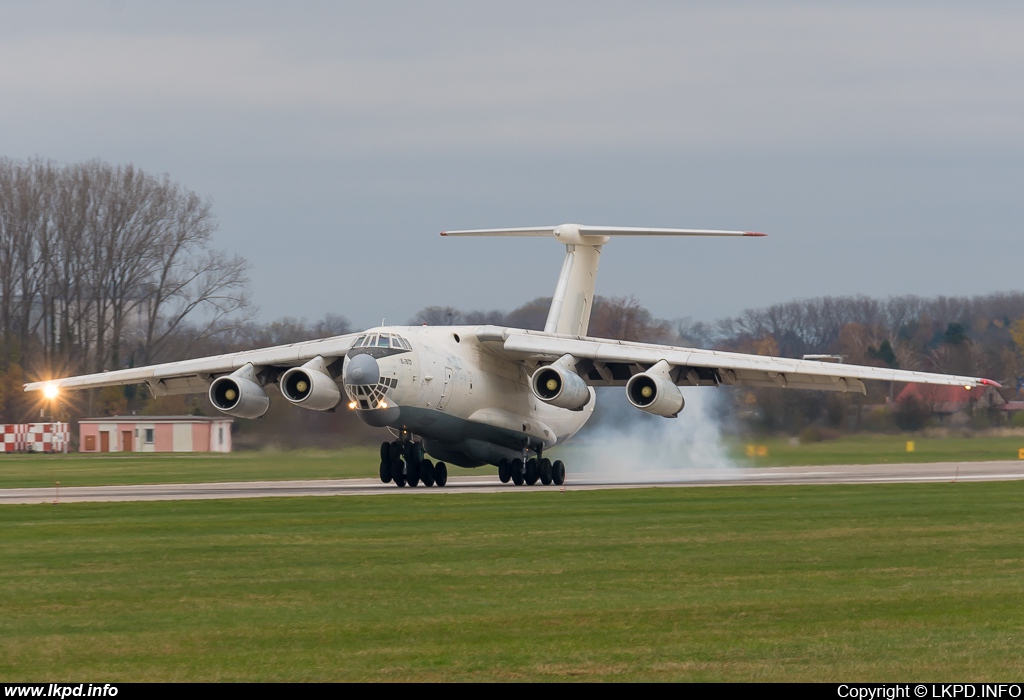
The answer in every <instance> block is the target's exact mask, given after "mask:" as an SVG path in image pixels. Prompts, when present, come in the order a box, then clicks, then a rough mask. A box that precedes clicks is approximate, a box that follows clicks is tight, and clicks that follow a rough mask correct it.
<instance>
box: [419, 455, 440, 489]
mask: <svg viewBox="0 0 1024 700" xmlns="http://www.w3.org/2000/svg"><path fill="white" fill-rule="evenodd" d="M436 478H437V472H436V470H435V469H434V465H433V464H432V463H431V462H430V460H429V459H425V460H423V461H422V462H420V481H422V482H423V485H424V486H433V485H434V481H435V479H436Z"/></svg>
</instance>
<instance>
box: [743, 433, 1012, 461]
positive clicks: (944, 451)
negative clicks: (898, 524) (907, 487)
mask: <svg viewBox="0 0 1024 700" xmlns="http://www.w3.org/2000/svg"><path fill="white" fill-rule="evenodd" d="M909 440H912V441H913V442H914V451H913V452H907V441H909ZM747 445H764V446H765V447H767V448H768V455H767V456H766V457H754V458H749V457H747V456H746V453H745V450H746V446H747ZM1022 448H1024V436H1017V437H995V436H982V435H979V436H978V437H943V438H928V437H922V436H920V435H914V434H905V435H852V436H844V437H842V438H840V439H838V440H824V441H822V442H812V443H806V444H802V443H799V442H797V443H795V444H794V443H793V441H791V440H790V439H789V438H749V439H744V440H741V441H737V442H735V443H733V444H731V445H730V449H729V454H730V455H731V456H732V457H733V459H734V460H735V461H736V464H738V465H741V466H771V467H796V466H805V465H828V464H900V463H906V462H984V461H999V460H1007V459H1017V457H1018V451H1019V450H1020V449H1022Z"/></svg>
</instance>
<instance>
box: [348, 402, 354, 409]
mask: <svg viewBox="0 0 1024 700" xmlns="http://www.w3.org/2000/svg"><path fill="white" fill-rule="evenodd" d="M348 407H349V408H355V407H356V402H355V401H350V402H349V404H348Z"/></svg>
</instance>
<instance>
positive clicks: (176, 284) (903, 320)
mask: <svg viewBox="0 0 1024 700" xmlns="http://www.w3.org/2000/svg"><path fill="white" fill-rule="evenodd" d="M216 229H217V221H216V218H215V217H214V215H213V213H212V205H211V203H210V202H209V201H208V200H204V199H202V198H201V197H200V196H199V195H197V194H196V193H194V192H192V191H189V190H188V189H186V188H184V187H182V186H181V185H178V184H176V183H174V182H172V181H171V180H170V179H169V178H168V177H167V176H160V177H157V176H153V175H150V174H147V173H145V172H143V171H141V170H140V169H138V168H136V167H134V166H132V165H118V166H115V165H111V164H108V163H105V162H102V161H98V160H96V161H88V162H85V163H78V164H72V165H62V164H56V163H53V162H50V161H44V160H40V159H34V160H28V161H14V160H10V159H0V421H20V420H26V419H27V417H30V409H31V408H32V407H31V405H30V403H29V402H28V400H27V399H26V397H25V396H24V394H23V392H22V391H21V384H22V382H24V381H28V380H31V379H37V378H43V377H47V376H54V375H61V376H64V375H69V374H76V373H83V372H96V371H103V370H107V369H118V368H122V367H130V366H137V365H142V364H148V363H152V362H160V361H166V360H174V359H184V358H187V357H197V356H202V355H208V354H216V353H221V352H231V351H235V350H243V349H247V348H253V347H265V346H269V345H277V344H281V343H288V342H296V341H300V340H306V339H311V338H318V337H325V336H331V335H340V334H343V333H347V332H350V331H351V330H353V329H351V327H350V324H349V323H348V321H347V319H345V317H344V316H340V315H328V316H325V317H324V318H323V319H321V320H319V321H315V322H312V323H311V322H308V321H306V320H305V319H295V318H283V319H279V320H276V321H272V322H260V321H257V320H256V319H255V312H256V310H255V307H253V306H252V305H251V304H250V302H249V300H248V285H249V280H248V269H249V265H248V263H247V262H246V261H245V259H244V258H243V257H241V256H240V255H236V254H230V253H225V252H222V251H219V250H217V249H215V248H214V247H213V234H214V232H215V231H216ZM549 305H550V298H549V297H539V298H537V299H533V300H531V301H528V302H527V303H525V304H523V305H522V306H520V307H518V308H516V309H513V310H512V311H509V312H505V311H500V310H490V311H487V310H463V309H458V308H455V307H450V306H447V307H442V306H429V307H426V308H424V309H422V310H421V311H420V312H419V313H417V314H416V316H415V317H413V318H412V319H410V323H412V324H416V325H419V324H423V323H426V324H428V325H464V324H465V325H482V324H494V325H503V326H513V327H519V328H529V329H541V328H543V326H544V322H545V319H546V317H547V313H548V307H549ZM589 334H590V335H592V336H597V337H607V338H617V339H625V340H637V341H645V342H660V343H669V344H681V345H688V346H693V347H705V348H712V349H722V350H733V351H740V352H751V353H759V354H769V355H779V356H783V357H797V358H799V357H802V356H803V355H807V354H829V355H837V356H841V357H842V358H843V361H845V362H849V363H855V364H866V365H873V366H880V367H893V368H901V369H918V370H925V371H935V372H944V373H957V374H970V375H978V376H987V377H991V378H994V379H997V380H998V381H1000V382H1002V383H1003V384H1004V385H1005V386H1007V387H1011V388H1012V387H1015V386H1016V380H1017V377H1019V376H1020V375H1021V374H1022V373H1024V293H1021V292H1010V293H1000V294H989V295H980V296H973V297H937V298H923V297H917V296H897V297H890V298H888V299H875V298H871V297H867V296H843V297H830V296H826V297H819V298H814V299H803V300H796V301H791V302H786V303H782V304H774V305H771V306H767V307H763V308H751V309H748V310H745V311H743V312H742V313H741V314H739V315H737V316H735V317H730V318H725V319H721V320H719V321H716V322H711V323H709V322H694V321H692V320H691V319H688V318H682V319H675V320H666V319H659V318H656V317H654V315H653V314H652V313H651V312H650V311H649V310H648V309H646V308H645V307H644V306H643V305H642V304H641V303H640V301H639V300H637V299H636V298H634V297H611V298H608V297H601V296H599V297H597V298H596V299H595V300H594V305H593V312H592V316H591V322H590V328H589ZM870 391H871V393H870V394H869V396H868V397H867V398H866V399H865V398H863V397H849V396H839V395H832V394H827V395H823V394H818V393H814V392H775V391H744V392H736V393H735V395H734V396H733V402H734V404H735V406H734V408H735V409H736V410H735V413H736V414H737V415H739V414H745V413H748V412H750V411H748V410H747V409H750V408H751V407H754V408H755V409H756V410H755V411H753V413H756V414H757V415H759V416H760V418H759V420H760V426H761V427H762V428H765V429H797V428H798V427H799V425H801V424H806V423H807V422H811V421H816V420H817V421H820V420H822V416H827V417H828V418H827V419H828V421H830V422H832V423H835V422H837V421H838V422H842V421H843V420H845V419H846V418H847V417H848V415H849V414H850V413H851V412H852V411H854V409H856V413H857V415H860V407H861V405H862V404H864V403H865V402H867V403H879V402H884V400H885V399H886V396H885V393H886V392H887V391H889V388H888V387H883V386H880V385H878V384H872V385H871V388H870ZM1006 393H1007V394H1009V393H1012V391H1008V392H1006ZM204 401H205V399H204V398H203V397H199V398H190V399H184V398H180V397H176V398H175V397H169V398H166V399H164V400H154V399H152V398H151V397H149V396H148V395H147V394H146V391H145V389H142V390H141V391H135V390H133V389H130V388H129V389H127V390H125V389H121V388H116V389H111V390H109V391H105V392H100V396H99V400H98V403H96V404H94V405H91V406H90V407H89V410H90V411H91V412H93V413H96V412H101V413H108V414H110V413H117V412H125V411H130V410H137V411H139V412H152V411H164V412H175V411H193V412H203V411H209V410H210V409H209V407H208V406H206V405H205V403H204ZM855 404H856V405H855ZM292 413H296V414H297V415H298V416H299V417H298V418H295V417H292V418H286V417H284V414H282V416H281V417H279V418H275V419H274V420H273V421H270V420H268V422H267V423H265V424H264V427H263V428H261V430H263V431H264V432H272V429H271V424H273V425H276V424H277V422H280V423H281V425H282V426H284V428H282V432H294V431H301V430H302V429H303V427H304V426H305V427H307V428H308V427H309V426H312V425H317V426H319V425H320V423H322V422H323V421H324V420H325V419H324V418H323V417H317V418H311V417H309V416H308V415H303V414H304V413H305V412H292ZM289 415H290V414H289ZM342 422H343V423H345V424H346V425H347V424H348V421H345V420H344V419H343V420H342ZM323 428H324V426H320V429H323Z"/></svg>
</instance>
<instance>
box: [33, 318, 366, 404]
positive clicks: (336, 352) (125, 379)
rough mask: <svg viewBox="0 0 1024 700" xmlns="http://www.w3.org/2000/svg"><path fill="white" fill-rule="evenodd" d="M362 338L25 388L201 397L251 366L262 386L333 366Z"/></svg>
mask: <svg viewBox="0 0 1024 700" xmlns="http://www.w3.org/2000/svg"><path fill="white" fill-rule="evenodd" d="M359 335H360V334H358V333H352V334H349V335H339V336H335V337H333V338H323V339H321V340H310V341H306V342H301V343H291V344H289V345H278V346H275V347H271V348H262V349H259V350H246V351H243V352H232V353H227V354H225V355H214V356H212V357H201V358H198V359H195V360H183V361H181V362H167V363H164V364H160V365H149V366H148V367H137V368H133V369H118V370H113V371H110V372H100V373H98V374H85V375H81V376H77V377H67V378H64V379H51V380H47V381H39V382H31V383H29V384H26V385H25V391H46V390H57V391H59V390H61V389H92V388H97V387H104V386H121V385H125V384H143V383H145V384H148V385H149V387H150V389H152V391H153V394H154V395H156V396H166V395H169V394H199V393H203V392H205V391H206V390H207V389H208V388H209V386H210V383H211V382H212V381H213V380H214V379H216V378H217V377H219V376H221V375H224V374H230V373H232V372H235V371H236V370H239V369H242V368H243V367H245V366H246V365H250V364H251V365H253V368H254V369H255V373H256V374H258V375H259V374H262V375H263V377H262V379H264V380H265V381H264V382H263V383H266V382H267V381H274V380H276V378H277V375H278V374H280V372H282V371H284V370H285V369H288V368H289V367H296V366H298V365H301V364H303V363H305V362H308V361H310V360H313V359H315V358H317V357H322V358H323V360H324V363H325V364H326V365H330V364H331V363H332V362H334V361H336V360H338V359H340V358H343V357H344V356H345V353H346V352H348V350H349V348H351V347H352V343H353V341H355V339H356V338H357V337H358V336H359ZM271 375H272V376H271Z"/></svg>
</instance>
